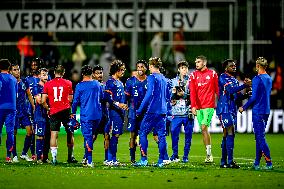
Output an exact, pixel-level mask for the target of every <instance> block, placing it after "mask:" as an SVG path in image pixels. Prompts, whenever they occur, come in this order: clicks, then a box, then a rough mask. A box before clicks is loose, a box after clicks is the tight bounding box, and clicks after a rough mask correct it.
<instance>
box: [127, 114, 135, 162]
mask: <svg viewBox="0 0 284 189" xmlns="http://www.w3.org/2000/svg"><path fill="white" fill-rule="evenodd" d="M135 125H136V121H135V119H131V118H129V120H128V127H127V130H128V131H129V132H130V139H129V153H130V161H131V162H132V163H135V151H136V137H137V135H138V133H137V131H136V129H135Z"/></svg>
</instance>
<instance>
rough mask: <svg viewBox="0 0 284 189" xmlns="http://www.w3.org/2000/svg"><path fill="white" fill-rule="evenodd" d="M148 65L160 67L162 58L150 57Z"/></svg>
mask: <svg viewBox="0 0 284 189" xmlns="http://www.w3.org/2000/svg"><path fill="white" fill-rule="evenodd" d="M149 65H152V66H154V67H155V68H158V69H160V68H161V67H162V66H163V63H162V60H161V59H160V58H158V57H151V58H150V59H149Z"/></svg>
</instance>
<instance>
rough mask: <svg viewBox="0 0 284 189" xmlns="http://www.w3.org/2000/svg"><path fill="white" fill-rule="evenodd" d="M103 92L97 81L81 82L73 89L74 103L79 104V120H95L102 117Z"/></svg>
mask: <svg viewBox="0 0 284 189" xmlns="http://www.w3.org/2000/svg"><path fill="white" fill-rule="evenodd" d="M102 98H103V91H102V87H101V85H100V83H99V82H98V81H82V82H80V83H79V84H77V86H76V89H75V96H74V101H76V102H80V107H81V109H80V119H82V120H97V119H101V117H102V106H101V100H102Z"/></svg>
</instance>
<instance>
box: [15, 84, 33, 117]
mask: <svg viewBox="0 0 284 189" xmlns="http://www.w3.org/2000/svg"><path fill="white" fill-rule="evenodd" d="M28 89H29V85H28V83H27V82H26V80H25V79H23V80H22V79H21V80H20V81H19V82H18V95H17V116H18V117H22V116H24V115H30V112H29V106H30V102H29V101H28V96H27V90H28Z"/></svg>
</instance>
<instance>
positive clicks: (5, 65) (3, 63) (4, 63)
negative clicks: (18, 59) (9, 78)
mask: <svg viewBox="0 0 284 189" xmlns="http://www.w3.org/2000/svg"><path fill="white" fill-rule="evenodd" d="M10 67H11V63H10V61H9V60H8V59H1V60H0V70H9V69H10Z"/></svg>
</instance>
